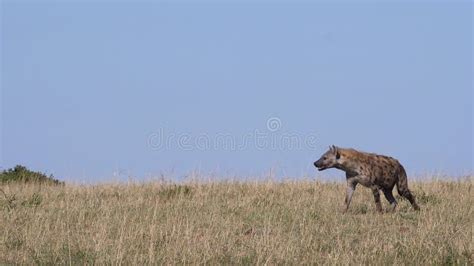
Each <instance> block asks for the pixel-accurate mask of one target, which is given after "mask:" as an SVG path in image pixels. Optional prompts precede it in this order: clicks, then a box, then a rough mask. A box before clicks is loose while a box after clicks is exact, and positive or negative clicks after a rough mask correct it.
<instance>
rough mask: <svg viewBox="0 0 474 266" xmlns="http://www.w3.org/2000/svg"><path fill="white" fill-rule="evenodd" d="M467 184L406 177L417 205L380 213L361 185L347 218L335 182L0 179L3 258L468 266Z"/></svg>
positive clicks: (340, 189)
mask: <svg viewBox="0 0 474 266" xmlns="http://www.w3.org/2000/svg"><path fill="white" fill-rule="evenodd" d="M471 187H472V182H471V181H470V180H466V181H459V182H441V181H433V182H423V183H422V182H420V183H412V184H411V188H412V190H413V192H414V193H415V195H416V196H417V199H418V201H419V203H420V205H421V208H422V210H421V211H420V212H415V211H413V210H412V208H411V207H410V205H409V203H408V202H407V201H405V200H402V199H399V206H398V210H397V212H396V213H393V214H389V213H386V214H383V215H380V214H376V212H375V206H374V203H373V197H372V195H371V192H370V191H369V190H368V189H364V188H358V190H357V191H356V193H355V195H354V198H353V203H352V205H351V209H350V211H349V213H347V214H345V215H344V214H342V212H341V210H342V205H343V204H342V201H343V194H344V191H345V188H344V185H343V184H331V183H319V182H310V181H298V182H284V183H276V182H242V183H238V182H215V183H212V182H211V183H198V182H196V183H193V182H191V183H185V184H168V183H160V182H155V183H146V184H108V185H97V186H77V185H66V186H61V187H58V186H44V185H43V186H39V185H25V184H23V185H19V184H16V185H15V184H6V185H2V186H1V189H2V191H3V193H0V210H1V220H0V264H10V263H13V264H33V263H37V264H85V263H87V264H92V263H96V264H111V263H113V264H120V263H124V264H143V263H166V264H168V263H172V264H175V263H180V264H181V263H183V264H184V263H192V264H195V263H208V264H215V263H225V264H227V263H239V264H240V263H252V264H254V263H258V264H264V263H270V264H274V263H288V264H295V263H298V264H301V263H325V264H336V263H337V264H349V263H352V264H386V263H388V264H398V263H403V264H471V265H472V264H473V263H474V260H473V259H474V258H473V238H472V228H473V213H472V208H471V205H472V204H473V197H472V193H471ZM384 203H385V207H387V204H386V202H384Z"/></svg>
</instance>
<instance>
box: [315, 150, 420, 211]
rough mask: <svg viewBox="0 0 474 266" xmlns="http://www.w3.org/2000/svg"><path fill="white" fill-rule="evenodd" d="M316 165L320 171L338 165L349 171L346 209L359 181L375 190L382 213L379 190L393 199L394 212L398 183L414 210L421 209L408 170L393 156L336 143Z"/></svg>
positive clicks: (392, 208) (399, 190)
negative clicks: (349, 147)
mask: <svg viewBox="0 0 474 266" xmlns="http://www.w3.org/2000/svg"><path fill="white" fill-rule="evenodd" d="M314 166H316V167H317V168H318V170H319V171H323V170H325V169H328V168H337V169H340V170H342V171H344V172H346V181H347V191H346V199H345V203H346V206H345V209H344V212H345V211H347V209H348V208H349V205H350V204H351V199H352V194H353V193H354V190H355V188H356V186H357V184H361V185H363V186H365V187H368V188H370V189H372V193H373V194H374V199H375V206H376V208H377V211H379V212H382V204H381V203H380V193H379V190H382V191H383V193H384V195H385V198H387V200H388V202H390V205H391V208H390V210H391V211H394V210H395V208H396V207H397V201H396V200H395V198H394V197H393V194H392V190H393V187H394V186H395V185H397V190H398V194H400V195H401V196H403V197H405V198H406V199H408V200H409V201H410V203H411V205H412V206H413V208H414V209H415V210H419V209H420V207H418V204H416V201H415V197H414V196H413V194H411V192H410V190H409V189H408V181H407V174H406V172H405V169H404V168H403V166H402V165H401V164H400V163H399V162H398V161H397V160H396V159H394V158H392V157H388V156H383V155H378V154H374V153H366V152H360V151H356V150H354V149H343V148H339V147H336V146H334V145H333V146H331V147H329V150H328V151H327V152H326V153H324V154H323V155H322V156H321V158H319V160H317V161H316V162H314Z"/></svg>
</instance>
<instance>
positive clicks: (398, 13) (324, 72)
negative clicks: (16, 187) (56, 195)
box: [0, 1, 473, 181]
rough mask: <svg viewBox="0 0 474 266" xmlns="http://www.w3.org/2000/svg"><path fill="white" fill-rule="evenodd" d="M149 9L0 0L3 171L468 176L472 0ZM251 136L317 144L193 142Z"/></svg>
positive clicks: (91, 176)
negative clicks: (368, 156) (375, 171)
mask: <svg viewBox="0 0 474 266" xmlns="http://www.w3.org/2000/svg"><path fill="white" fill-rule="evenodd" d="M40 2H41V1H40ZM152 2H154V1H149V2H146V3H132V2H128V1H126V2H125V3H112V2H109V1H72V2H71V3H66V2H63V3H59V4H58V3H56V4H55V3H48V4H47V3H34V2H32V1H31V2H30V1H25V2H23V1H2V4H1V8H2V11H1V12H2V13H1V23H2V24H1V52H2V54H1V56H2V57H1V92H2V95H1V97H2V99H1V100H2V101H1V105H2V108H1V109H2V119H1V122H2V142H1V151H2V156H1V163H0V165H1V167H2V168H8V167H12V166H14V165H16V164H24V165H26V166H28V167H30V168H32V169H35V170H41V171H45V172H47V173H52V174H54V175H56V176H58V177H59V178H61V179H66V180H76V181H95V180H107V179H109V178H111V177H113V175H114V173H115V175H118V176H119V177H121V178H126V176H128V175H131V176H134V177H135V178H138V179H140V178H147V177H151V176H159V175H160V174H162V173H163V174H165V175H168V176H170V177H175V178H182V177H183V176H184V175H186V174H187V173H190V172H191V171H193V170H196V171H200V172H201V174H209V173H211V174H214V175H220V176H233V175H236V176H237V175H239V176H245V177H251V176H262V175H264V174H265V173H269V171H270V169H273V170H272V171H273V173H274V174H275V175H277V176H290V177H295V178H296V177H302V176H307V177H314V176H318V175H319V173H317V172H316V170H315V169H314V167H313V166H312V163H313V161H314V160H315V159H317V158H318V157H319V156H320V154H321V153H323V152H324V151H325V150H326V149H327V146H328V145H330V144H336V145H339V146H343V147H354V148H358V149H362V150H365V151H371V152H378V153H384V154H388V155H392V156H394V157H396V158H398V159H399V160H400V161H401V162H402V163H403V164H404V165H405V166H406V168H407V170H408V172H409V173H411V174H416V175H420V174H424V173H432V172H441V173H446V174H450V175H460V174H465V173H470V172H472V166H473V155H472V150H473V141H472V134H473V132H472V124H473V95H472V91H473V68H472V61H473V54H472V45H473V43H472V37H473V28H472V11H473V7H472V3H470V1H466V2H464V3H459V2H458V3H448V1H446V2H445V3H439V2H438V3H431V4H428V3H423V2H418V3H408V2H405V3H397V2H392V3H390V4H375V3H367V2H366V3H359V4H348V3H343V2H339V3H337V4H324V3H318V4H317V3H314V4H310V3H306V4H305V3H299V4H290V3H289V2H288V3H280V4H269V3H260V4H253V3H249V2H246V3H244V2H243V3H239V2H234V3H228V4H212V3H201V4H197V3H196V4H189V3H186V2H182V3H180V4H169V3H168V4H166V3H161V4H160V3H158V2H155V3H152ZM271 118H275V121H276V123H277V130H276V131H270V130H269V129H268V128H267V120H268V119H271ZM255 132H257V133H258V134H267V135H265V136H266V137H265V138H267V141H268V140H269V139H270V142H271V141H277V142H278V141H279V139H281V138H282V136H283V135H285V134H287V135H292V136H296V137H298V138H300V139H302V138H306V137H308V136H314V137H315V138H316V142H315V143H314V142H312V144H311V145H308V144H306V143H305V144H303V145H300V146H299V147H297V148H295V147H277V148H275V147H271V146H268V145H267V146H265V145H263V146H258V145H257V144H256V142H257V141H256V140H255V139H252V138H251V141H250V142H249V143H250V144H248V145H246V146H244V147H243V148H234V149H232V148H229V147H227V146H225V145H217V146H216V147H214V148H209V147H207V146H205V145H201V146H198V145H197V144H196V143H202V142H200V141H203V140H206V141H208V143H211V144H212V143H217V142H218V141H216V139H218V138H219V136H225V137H224V138H227V139H232V140H234V141H235V142H237V144H238V143H239V142H242V141H241V139H244V136H246V135H248V134H254V133H255ZM183 135H184V136H185V137H183V138H181V137H178V136H183ZM157 136H161V137H164V138H165V139H168V140H169V145H167V146H165V147H159V146H160V145H158V143H157V138H161V137H157ZM170 136H175V137H170ZM179 138H181V140H180V141H182V142H184V143H177V141H175V140H176V139H179ZM183 139H184V140H183ZM206 147H207V148H206ZM326 174H327V175H331V174H333V175H335V176H338V178H339V179H338V180H342V179H341V178H342V177H341V176H343V174H342V173H339V172H336V171H334V170H330V171H329V172H327V173H326Z"/></svg>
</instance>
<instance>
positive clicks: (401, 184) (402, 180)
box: [397, 166, 420, 210]
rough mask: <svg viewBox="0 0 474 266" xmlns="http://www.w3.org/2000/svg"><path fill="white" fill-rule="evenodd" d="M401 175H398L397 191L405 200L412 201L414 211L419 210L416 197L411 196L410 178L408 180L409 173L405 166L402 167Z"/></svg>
mask: <svg viewBox="0 0 474 266" xmlns="http://www.w3.org/2000/svg"><path fill="white" fill-rule="evenodd" d="M400 167H401V168H400V173H399V175H398V182H397V191H398V194H399V195H400V196H402V197H404V198H406V199H407V200H408V201H410V203H411V205H412V206H413V209H415V210H419V209H420V207H419V206H418V204H416V200H415V196H413V194H411V191H410V190H409V189H408V178H407V173H406V171H405V169H404V168H403V166H400Z"/></svg>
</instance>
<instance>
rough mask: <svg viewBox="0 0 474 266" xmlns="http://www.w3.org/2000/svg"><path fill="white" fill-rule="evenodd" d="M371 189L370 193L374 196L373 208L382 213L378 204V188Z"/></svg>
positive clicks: (380, 204)
mask: <svg viewBox="0 0 474 266" xmlns="http://www.w3.org/2000/svg"><path fill="white" fill-rule="evenodd" d="M371 189H372V193H373V194H374V200H375V208H376V209H377V211H378V212H382V203H381V202H380V192H379V187H377V186H372V187H371Z"/></svg>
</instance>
